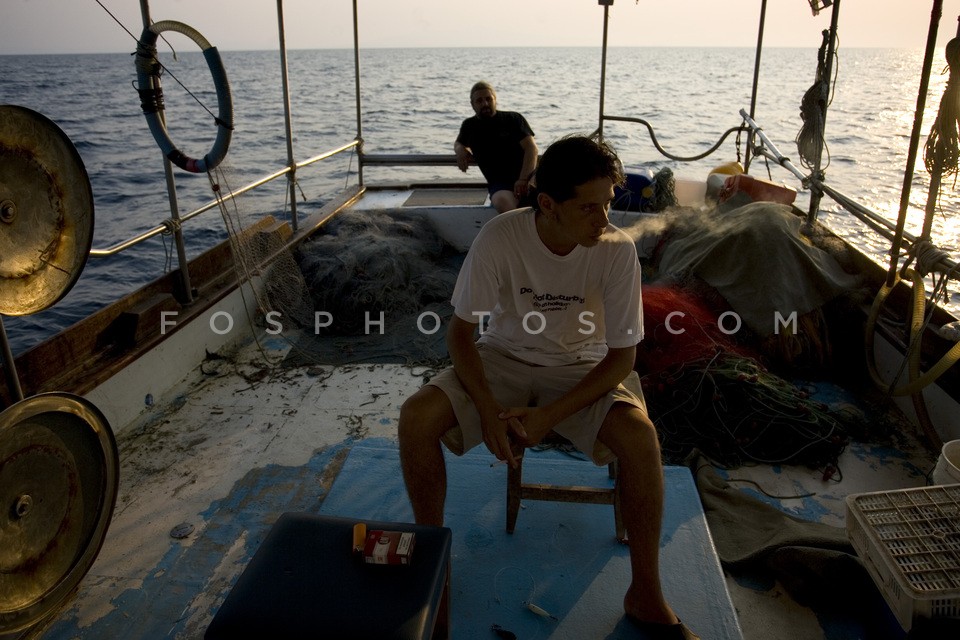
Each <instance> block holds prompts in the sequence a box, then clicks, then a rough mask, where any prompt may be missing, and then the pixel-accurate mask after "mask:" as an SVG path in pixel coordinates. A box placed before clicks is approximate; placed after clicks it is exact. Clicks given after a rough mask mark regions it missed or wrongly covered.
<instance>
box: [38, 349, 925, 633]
mask: <svg viewBox="0 0 960 640" xmlns="http://www.w3.org/2000/svg"><path fill="white" fill-rule="evenodd" d="M289 348H290V345H289V344H288V343H287V342H286V341H284V340H282V339H279V338H275V337H274V338H270V337H268V336H263V335H261V336H260V340H259V345H258V344H257V343H256V342H254V341H252V340H248V343H247V344H246V346H244V347H242V348H240V349H239V350H237V351H236V352H229V353H228V352H224V353H222V354H220V356H217V357H213V358H210V359H208V360H207V361H206V362H205V363H204V364H203V365H202V366H201V367H200V368H198V369H196V370H194V371H193V372H192V373H191V374H190V375H188V376H187V377H186V378H185V379H184V380H182V381H181V382H180V383H179V384H178V385H177V386H176V387H175V388H174V389H172V390H171V391H170V392H169V393H168V394H167V395H166V396H165V397H162V398H156V400H155V402H154V404H153V405H152V407H148V408H147V409H146V410H145V411H144V413H143V414H142V416H141V417H140V419H139V420H138V421H137V422H136V423H135V424H133V425H131V426H129V427H126V428H124V429H122V430H121V431H120V432H119V434H118V438H117V439H118V443H119V449H120V460H121V472H120V478H121V480H120V493H119V497H118V501H117V505H116V510H115V513H114V516H113V520H112V523H111V526H110V529H109V532H108V535H107V538H106V541H105V543H104V545H103V549H102V551H101V552H100V555H99V557H98V558H97V560H96V562H95V563H94V565H93V567H92V569H91V570H90V572H89V573H88V575H87V576H86V577H85V578H84V579H83V581H82V582H81V583H80V585H79V589H78V593H77V594H76V597H75V598H74V599H73V600H72V601H71V602H70V603H69V604H68V606H67V607H66V608H65V609H64V610H63V611H61V612H60V614H59V616H58V617H57V618H56V619H55V620H54V621H52V622H51V623H50V624H48V625H46V626H45V628H44V630H43V631H42V632H41V633H40V635H39V636H38V637H43V638H51V639H54V638H106V637H124V638H158V637H169V638H199V637H202V634H203V631H204V629H205V628H206V626H207V625H208V624H209V622H210V620H211V619H212V616H213V615H214V614H215V612H216V610H217V607H218V605H219V603H220V602H222V600H223V598H224V597H225V596H226V594H227V592H228V591H229V588H230V586H231V585H232V584H233V582H234V581H235V580H236V578H237V576H238V575H239V573H240V572H241V571H242V569H243V568H244V566H245V565H246V563H247V562H248V561H249V559H250V557H251V556H252V554H253V553H254V552H255V550H256V548H257V545H258V543H259V541H260V540H262V537H263V536H264V535H265V533H266V531H267V530H269V527H270V525H271V524H272V523H273V522H274V521H275V520H276V518H277V517H278V516H279V514H280V513H282V512H284V511H310V512H320V511H321V510H322V509H323V508H324V504H325V498H326V497H327V496H328V493H329V491H330V488H331V486H332V485H333V483H334V482H335V481H336V479H337V477H338V475H339V474H340V472H341V468H342V467H343V465H344V461H345V460H347V459H348V456H349V453H350V451H351V449H352V448H355V447H356V446H362V445H363V444H364V443H365V442H373V443H375V444H379V445H385V446H388V447H389V446H395V444H392V443H395V440H396V423H397V418H398V415H399V408H400V405H401V403H402V402H403V400H404V399H405V398H406V397H407V396H408V395H409V394H411V393H412V392H413V391H414V390H416V389H417V388H419V386H420V385H421V384H422V382H423V374H424V373H425V372H426V370H424V369H423V368H419V369H418V368H416V367H407V366H401V365H380V364H378V365H363V364H361V365H347V366H338V367H333V366H324V365H303V366H298V367H294V368H284V367H281V366H279V362H280V361H281V359H282V356H283V355H284V354H285V353H286V352H287V350H289ZM266 359H269V360H270V361H271V362H274V363H277V364H273V365H271V364H268V363H267V360H266ZM478 455H484V452H478ZM934 461H935V460H931V459H930V457H929V454H926V453H925V452H924V451H922V449H919V448H918V449H917V450H916V451H912V452H903V451H895V450H893V449H889V448H882V447H877V448H875V447H870V446H851V447H850V448H848V450H847V451H846V452H845V453H844V454H843V456H842V458H841V468H842V469H843V474H844V475H843V481H842V482H839V483H837V482H833V481H824V480H823V479H822V478H820V477H817V474H816V472H812V471H810V470H807V469H794V468H787V467H782V468H781V467H765V466H754V467H743V468H741V469H738V470H736V471H735V472H730V473H729V474H727V475H728V476H735V477H738V478H746V479H749V480H752V481H754V482H756V483H758V484H759V485H760V486H763V487H764V489H765V490H766V491H767V492H769V493H773V494H781V495H797V494H801V493H809V492H815V493H816V495H814V496H809V497H806V498H802V499H796V500H783V501H776V502H779V503H780V506H781V508H783V509H785V510H787V511H789V512H794V513H796V514H799V515H801V516H804V517H808V518H810V519H813V520H818V521H822V522H827V523H829V524H833V525H838V526H842V523H843V509H844V502H843V498H844V496H845V495H847V494H849V493H854V492H859V491H869V490H878V489H885V488H896V487H904V486H916V485H921V484H924V482H925V478H924V474H926V473H927V472H928V471H929V469H930V468H932V464H933V462H934ZM381 466H382V465H381ZM481 466H484V467H486V466H488V465H481ZM681 470H682V471H684V472H686V469H681ZM370 472H371V473H375V472H374V471H373V470H372V469H371V471H370ZM380 473H384V470H383V469H381V470H380ZM386 473H387V475H392V476H393V480H392V481H393V482H394V485H395V487H400V488H401V498H400V499H401V500H402V499H405V496H403V495H402V481H401V480H400V479H399V469H398V468H393V469H389V470H388V471H386ZM601 475H605V474H601ZM744 491H746V492H753V493H755V494H758V492H757V491H756V487H755V486H754V485H750V484H746V483H744ZM455 492H456V489H451V496H450V499H449V502H450V503H451V504H452V503H455V502H456V501H457V500H458V498H457V496H456V494H455ZM758 495H759V494H758ZM361 497H362V496H358V498H361ZM340 500H341V502H339V503H338V504H341V505H342V504H349V503H350V501H349V500H348V501H347V502H346V503H344V502H343V501H342V500H343V499H342V498H340ZM491 500H493V501H494V502H499V501H501V500H502V494H499V492H498V495H496V496H493V497H492V498H491ZM693 503H696V500H693ZM691 506H695V507H696V508H697V509H698V510H699V508H700V506H699V504H698V503H696V504H688V505H685V506H684V507H683V508H684V509H686V508H688V507H691ZM563 507H564V508H567V509H570V510H571V511H570V513H569V516H568V517H569V519H570V521H571V522H572V521H576V520H578V519H579V518H582V517H584V516H581V515H579V513H578V512H577V511H576V509H579V508H582V505H576V506H571V505H563ZM597 508H600V507H597ZM348 515H356V514H348ZM500 517H502V516H501V513H500V512H499V511H498V512H497V518H496V519H497V521H496V522H491V523H490V527H488V528H489V529H490V530H494V529H498V528H499V527H502V522H501V521H499V520H498V519H499V518H500ZM563 517H567V516H563ZM523 518H524V516H523V515H521V520H522V519H523ZM600 518H601V519H606V518H609V520H610V522H603V527H605V528H609V529H610V531H611V533H612V514H611V515H610V516H606V515H603V516H601V517H600ZM588 519H589V518H588ZM668 519H669V516H668ZM528 520H529V519H528ZM448 524H449V523H448ZM527 524H532V523H531V522H529V521H528V523H527ZM542 533H543V535H553V534H552V532H551V531H549V530H548V531H544V532H542ZM527 534H529V531H528V532H527ZM181 536H182V537H181ZM610 537H611V538H612V535H611V536H610ZM698 544H704V545H705V547H710V545H709V538H708V539H707V541H706V543H703V542H702V541H701V543H698ZM708 551H709V556H708V557H713V558H715V557H716V556H715V555H713V550H712V548H709V549H708ZM684 552H690V550H689V549H686V550H684ZM491 553H500V551H494V550H492V551H491ZM611 557H613V556H611ZM456 562H457V559H456V558H454V563H455V566H456ZM511 562H512V563H516V562H522V559H520V558H511ZM663 571H664V573H665V574H670V572H672V571H679V572H681V573H683V572H687V573H688V572H690V566H689V565H686V566H681V565H677V566H671V562H669V561H665V566H664V567H663ZM701 571H702V574H701V575H697V576H687V575H665V577H664V580H665V583H668V584H670V583H674V584H675V583H678V581H679V583H681V584H687V585H689V589H690V590H691V592H692V593H698V592H697V591H696V588H695V587H698V586H699V587H703V585H705V584H708V583H709V579H708V578H709V575H710V574H711V572H713V573H714V574H715V575H716V577H717V579H718V580H720V584H721V585H722V584H723V580H724V578H723V577H721V570H720V567H719V564H716V565H715V566H713V567H710V566H705V567H702V568H701ZM457 575H458V574H457V573H456V572H455V576H457ZM459 575H460V579H461V580H463V585H467V584H468V583H469V580H470V576H466V575H463V574H459ZM605 575H607V574H605ZM622 579H624V576H623V571H622V570H621V571H619V573H618V572H617V571H611V572H610V573H609V580H611V581H612V584H614V585H616V584H618V583H617V580H622ZM455 580H456V577H455ZM604 580H607V578H604V579H603V580H600V581H598V582H597V584H599V585H603V584H604ZM725 581H726V587H727V589H729V596H728V595H727V592H726V590H724V589H721V590H720V591H719V592H714V593H712V594H711V593H710V592H709V591H707V592H706V593H707V597H708V600H712V601H709V602H706V603H703V602H701V603H700V606H699V607H696V608H693V609H688V610H686V611H685V614H684V615H685V616H686V618H687V620H688V621H689V622H690V623H691V626H697V625H698V624H699V626H700V628H714V629H723V630H724V631H723V635H722V636H720V637H731V638H733V637H737V636H738V634H739V633H740V631H741V630H740V629H737V628H736V624H737V618H738V619H739V625H740V627H741V628H742V633H743V637H744V638H748V639H751V638H758V639H759V638H772V637H782V636H778V635H777V633H776V632H774V630H778V629H780V630H782V629H784V628H789V629H790V638H792V639H804V638H810V639H815V638H831V639H832V638H846V637H856V636H853V635H844V634H845V633H847V632H848V630H846V629H845V628H844V627H843V625H841V624H834V623H830V622H829V621H827V622H825V621H824V620H825V619H824V618H823V616H822V615H820V614H818V613H817V612H815V611H812V610H810V609H807V608H805V607H802V606H800V605H798V604H796V603H794V602H793V601H792V600H791V599H790V598H789V596H788V595H787V594H786V593H785V591H784V590H783V588H782V587H781V586H780V585H779V584H772V585H771V584H760V583H752V584H751V583H748V582H745V581H744V580H743V578H742V577H737V578H734V577H731V576H730V575H729V574H728V575H727V576H726V578H725ZM461 588H462V589H466V590H468V588H467V587H465V586H461ZM455 589H457V586H456V585H455ZM614 591H617V593H619V591H618V590H617V589H616V588H613V589H612V590H611V589H610V587H609V585H608V586H607V590H606V591H603V593H605V594H607V595H609V594H612V593H613V592H614ZM614 595H616V594H614ZM461 597H463V596H461ZM467 597H468V599H469V598H470V597H472V596H467ZM591 597H593V598H595V597H596V595H595V594H594V595H593V596H591ZM620 597H621V596H620V595H617V596H616V598H614V600H615V601H616V602H615V603H614V604H615V605H616V606H619V598H620ZM698 597H700V596H698ZM730 597H732V603H733V607H735V610H736V614H734V613H733V609H732V608H731V607H730V601H729V598H730ZM724 599H726V602H724ZM684 606H689V605H687V604H684ZM456 612H457V609H456V608H455V609H454V613H455V614H456ZM725 612H726V613H725ZM570 615H571V616H573V613H572V611H571V613H570ZM701 615H706V616H715V617H718V619H719V620H720V622H719V623H717V624H718V625H719V626H713V627H710V626H709V624H707V623H706V622H705V621H703V620H698V616H701ZM725 616H726V622H724V617H725ZM570 620H573V617H571V618H570ZM730 620H733V623H732V627H731V623H730ZM568 622H569V621H568ZM714 622H716V621H714ZM465 624H467V623H466V621H462V622H461V626H460V627H459V628H458V625H457V621H456V619H455V620H454V630H455V637H487V635H488V634H489V626H488V625H486V623H484V624H483V625H479V626H478V627H477V628H474V629H468V628H466V627H465V626H464V625H465ZM470 624H471V625H476V620H472V621H471V622H470ZM710 624H714V623H713V622H711V623H710ZM825 624H826V627H827V628H825V627H824V625H825ZM568 626H569V625H568ZM537 628H538V629H539V631H538V633H542V634H543V635H536V636H534V637H554V638H561V637H571V638H572V637H574V636H573V635H564V633H563V631H562V629H563V628H564V627H563V626H562V625H557V626H556V627H542V628H541V627H537ZM577 628H578V631H577V633H582V632H583V629H582V627H577ZM619 629H620V631H619V633H629V629H627V631H624V629H623V628H622V625H621V627H619ZM38 631H39V630H38ZM551 633H552V634H553V635H551ZM577 637H583V636H577ZM598 637H600V636H598ZM603 637H608V636H603ZM609 637H633V636H632V635H611V636H609ZM704 637H705V638H707V637H710V636H704ZM892 637H896V635H893V636H892Z"/></svg>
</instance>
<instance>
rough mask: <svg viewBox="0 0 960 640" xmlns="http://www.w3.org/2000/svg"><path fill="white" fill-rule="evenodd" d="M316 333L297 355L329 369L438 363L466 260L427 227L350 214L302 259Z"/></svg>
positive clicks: (419, 221) (411, 220) (382, 215)
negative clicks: (335, 365)
mask: <svg viewBox="0 0 960 640" xmlns="http://www.w3.org/2000/svg"><path fill="white" fill-rule="evenodd" d="M296 260H297V263H298V264H299V266H300V268H301V270H302V272H303V278H304V281H305V283H306V287H307V289H308V291H309V299H310V301H311V303H312V309H313V311H312V313H313V314H314V317H316V315H315V314H320V321H319V322H317V323H315V327H314V329H315V331H313V332H311V334H310V336H309V337H308V338H307V339H306V340H305V341H304V342H303V343H301V344H300V348H301V349H303V350H305V351H307V352H309V353H311V354H313V355H314V356H315V357H317V358H322V361H324V362H330V363H342V362H354V361H364V362H401V363H406V364H426V363H438V362H439V361H442V360H444V359H445V358H446V348H445V346H444V336H445V330H446V325H447V322H448V320H449V319H450V316H451V314H452V312H453V309H452V307H451V306H450V303H449V300H450V296H451V294H452V293H453V286H454V284H455V283H456V279H457V274H458V272H459V269H460V265H461V264H462V261H463V256H462V255H461V254H459V253H458V252H457V251H456V250H455V249H453V248H452V247H450V246H449V245H448V244H447V243H446V242H445V241H444V240H443V239H442V238H441V237H440V236H439V234H438V233H437V232H436V231H435V229H434V228H433V226H432V225H431V224H430V222H429V221H428V220H426V219H424V218H421V217H413V216H409V215H406V214H404V213H403V212H370V211H350V212H345V213H342V214H340V215H338V216H337V217H336V218H335V219H334V220H333V221H331V222H330V223H329V224H328V225H327V226H326V227H325V228H324V230H323V232H322V233H319V234H317V235H315V236H314V237H313V238H311V239H309V240H308V241H306V242H304V243H303V244H302V245H301V246H300V248H299V249H298V251H297V256H296Z"/></svg>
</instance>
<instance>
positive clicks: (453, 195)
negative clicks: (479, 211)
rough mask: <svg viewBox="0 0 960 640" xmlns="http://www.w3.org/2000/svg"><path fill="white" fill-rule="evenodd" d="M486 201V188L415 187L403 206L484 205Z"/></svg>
mask: <svg viewBox="0 0 960 640" xmlns="http://www.w3.org/2000/svg"><path fill="white" fill-rule="evenodd" d="M486 202H487V191H486V189H414V190H413V193H411V194H410V197H409V198H407V199H406V201H405V202H404V203H403V206H405V207H435V206H482V205H484V204H486Z"/></svg>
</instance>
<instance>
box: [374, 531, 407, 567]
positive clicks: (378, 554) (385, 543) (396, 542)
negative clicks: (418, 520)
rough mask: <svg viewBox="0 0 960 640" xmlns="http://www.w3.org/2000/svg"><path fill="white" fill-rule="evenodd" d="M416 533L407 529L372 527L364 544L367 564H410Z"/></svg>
mask: <svg viewBox="0 0 960 640" xmlns="http://www.w3.org/2000/svg"><path fill="white" fill-rule="evenodd" d="M414 542H415V534H414V533H411V532H406V531H383V530H382V529H371V530H370V531H368V532H367V539H366V542H365V543H364V545H363V561H364V562H366V563H367V564H410V557H411V556H412V555H413V544H414Z"/></svg>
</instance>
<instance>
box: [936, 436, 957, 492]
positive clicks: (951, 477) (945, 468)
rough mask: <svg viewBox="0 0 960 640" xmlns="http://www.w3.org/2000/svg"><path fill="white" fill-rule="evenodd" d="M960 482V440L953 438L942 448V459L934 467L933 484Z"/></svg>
mask: <svg viewBox="0 0 960 640" xmlns="http://www.w3.org/2000/svg"><path fill="white" fill-rule="evenodd" d="M958 483H960V440H951V441H950V442H946V443H944V445H943V448H942V449H941V450H940V459H939V460H937V466H936V467H934V469H933V484H935V485H937V484H958Z"/></svg>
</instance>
